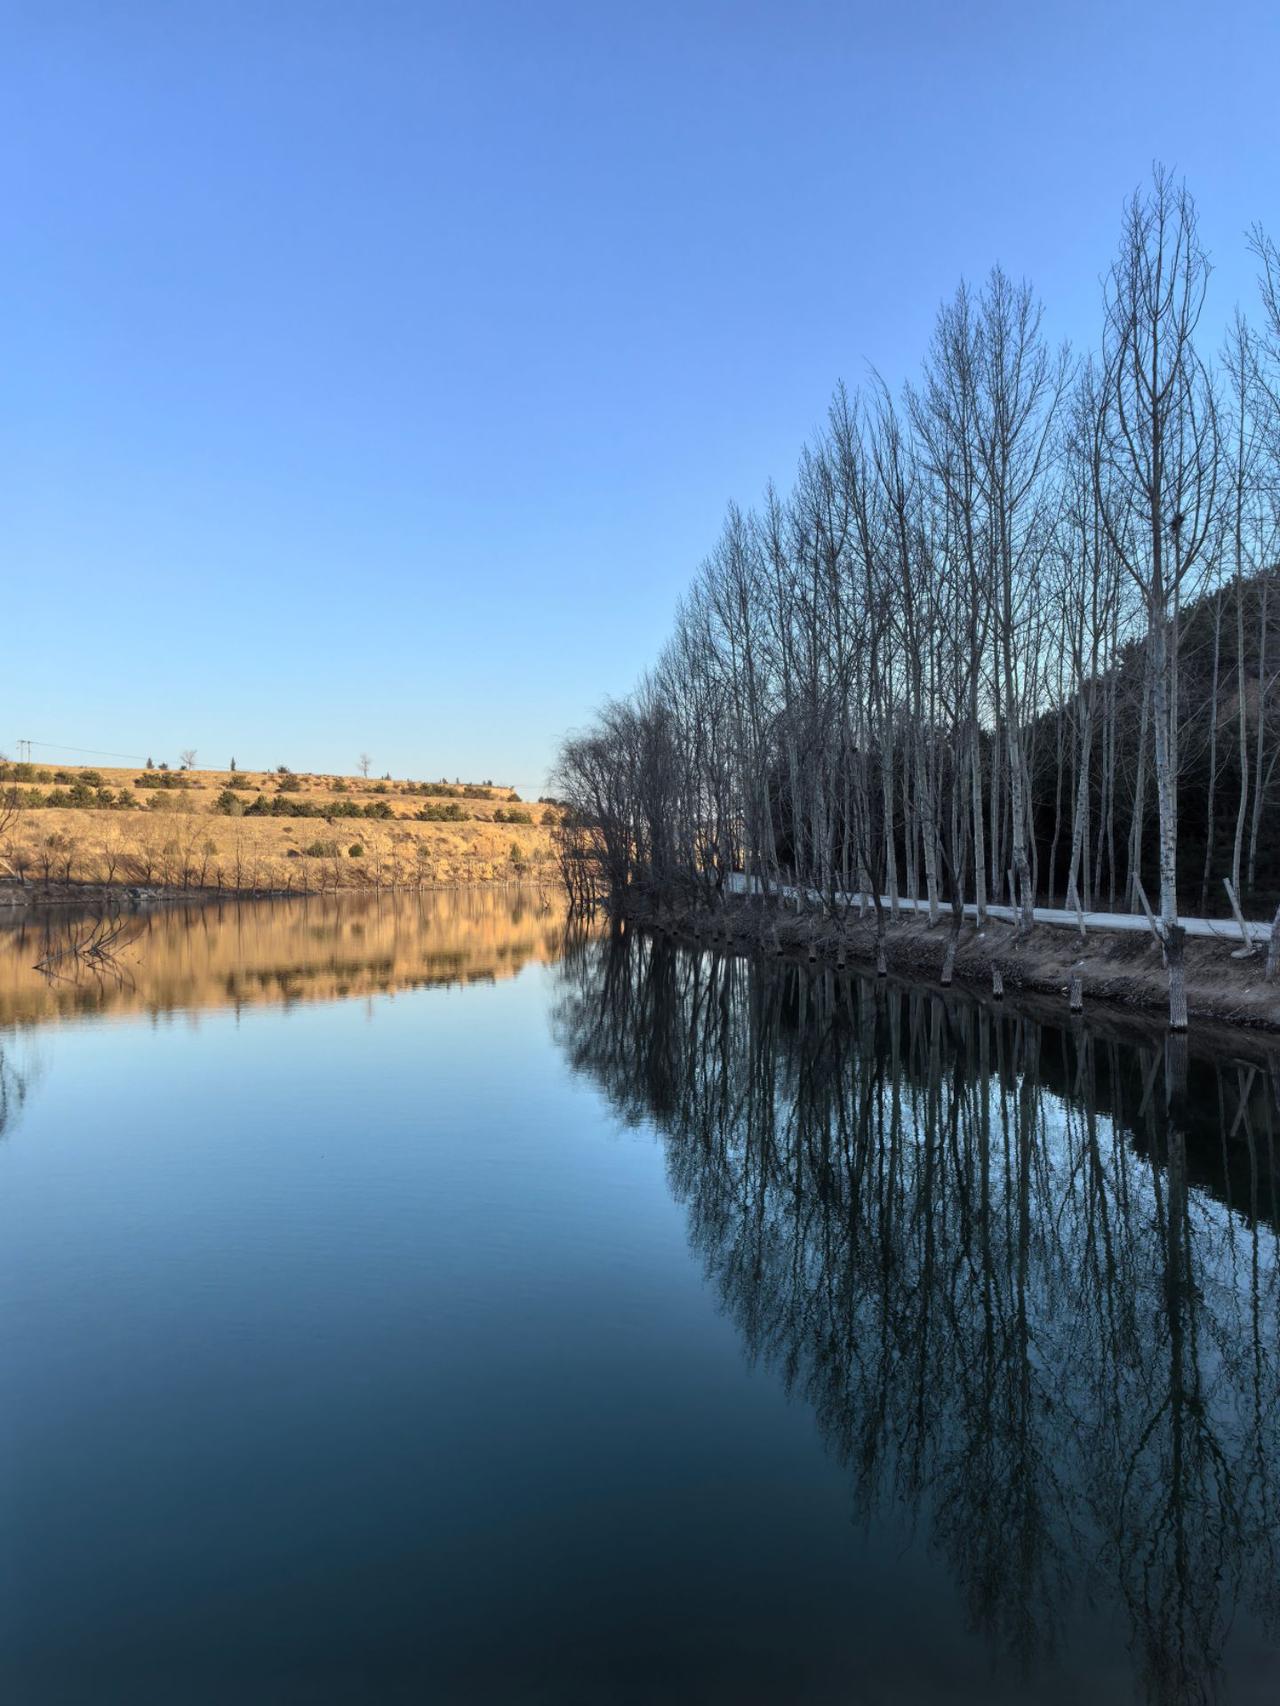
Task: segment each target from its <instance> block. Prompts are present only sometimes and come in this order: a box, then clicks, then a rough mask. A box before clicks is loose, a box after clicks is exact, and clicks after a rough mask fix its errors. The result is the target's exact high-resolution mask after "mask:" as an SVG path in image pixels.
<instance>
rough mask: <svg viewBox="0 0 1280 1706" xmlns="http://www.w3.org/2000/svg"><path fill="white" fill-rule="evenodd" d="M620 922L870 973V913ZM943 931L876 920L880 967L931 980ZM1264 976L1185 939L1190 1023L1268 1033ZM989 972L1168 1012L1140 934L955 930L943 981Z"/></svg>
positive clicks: (1279, 1001) (1274, 1004)
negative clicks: (881, 927)
mask: <svg viewBox="0 0 1280 1706" xmlns="http://www.w3.org/2000/svg"><path fill="white" fill-rule="evenodd" d="M627 916H628V919H629V920H630V921H631V922H632V923H635V924H639V925H642V926H646V927H650V928H654V929H658V930H661V931H663V932H669V933H672V934H675V935H679V936H688V937H690V938H691V939H693V940H695V941H699V942H704V943H706V942H713V941H716V942H720V943H722V944H724V945H727V946H729V947H732V948H734V949H737V950H742V951H754V952H759V953H780V954H784V955H791V956H797V957H803V958H806V959H813V960H815V961H822V962H824V963H828V964H835V965H840V964H843V963H847V964H849V965H854V964H857V965H859V966H865V967H869V968H872V969H874V967H875V963H876V931H875V920H874V917H870V916H869V917H868V918H866V919H861V920H860V919H857V918H850V919H848V920H847V921H845V922H843V923H840V922H837V921H834V920H831V919H828V918H825V917H822V916H820V915H816V914H800V915H797V913H796V912H794V911H793V910H792V909H791V908H789V907H779V906H777V905H767V904H762V903H761V902H760V901H759V900H756V899H746V898H744V899H741V900H729V901H728V902H727V903H726V904H725V906H724V907H723V908H722V909H721V910H720V911H718V912H715V913H711V912H709V911H707V910H706V909H705V908H698V907H686V908H682V907H679V906H672V905H670V904H654V903H646V902H643V901H640V902H637V903H633V904H632V905H630V906H629V907H628V910H627ZM950 930H951V926H950V922H949V920H948V919H947V918H945V917H944V919H943V921H942V922H940V923H939V924H937V925H934V926H931V925H930V924H929V922H928V920H927V919H926V918H923V917H918V916H917V917H911V918H900V919H893V920H888V921H887V924H886V930H885V938H884V950H885V963H886V966H887V969H888V970H890V971H892V972H894V973H896V974H898V975H901V976H908V977H911V978H914V979H916V980H918V981H921V982H928V983H938V982H940V980H941V977H942V972H943V962H944V958H945V956H946V951H947V943H948V939H949V936H950ZM1264 968H1265V950H1264V949H1262V948H1259V949H1258V951H1257V952H1256V953H1254V954H1252V955H1251V956H1250V957H1249V958H1247V959H1235V958H1233V953H1232V944H1231V943H1230V942H1223V941H1215V940H1211V939H1207V938H1200V937H1189V938H1188V939H1187V943H1186V984H1187V1010H1188V1013H1189V1014H1190V1016H1191V1018H1192V1019H1193V1020H1195V1019H1200V1020H1211V1021H1215V1022H1216V1023H1219V1024H1223V1025H1230V1026H1236V1025H1245V1026H1250V1027H1253V1028H1255V1029H1265V1030H1277V1031H1280V980H1277V981H1276V982H1274V983H1270V984H1268V983H1266V982H1265V981H1264V978H1263V972H1264ZM997 970H998V971H999V973H1000V977H1001V979H1002V981H1003V985H1004V989H1005V990H1006V991H1007V992H1009V993H1013V992H1018V993H1019V994H1028V995H1035V996H1039V997H1042V998H1044V1000H1045V1001H1046V1003H1048V1004H1049V1005H1051V1006H1052V1007H1053V1008H1054V1009H1055V1010H1056V1011H1059V1012H1065V1011H1066V1010H1067V1006H1068V991H1069V988H1070V984H1071V980H1072V978H1073V977H1074V976H1078V977H1079V978H1080V979H1081V983H1082V987H1083V993H1084V1003H1085V1009H1086V1011H1087V1010H1088V1008H1089V1005H1090V1004H1091V1003H1093V1002H1105V1003H1108V1004H1109V1005H1111V1006H1113V1007H1116V1008H1127V1009H1131V1010H1135V1011H1142V1012H1144V1013H1150V1014H1153V1015H1156V1014H1167V1012H1168V1001H1169V986H1168V975H1167V973H1166V971H1165V968H1164V963H1163V959H1162V956H1161V952H1160V948H1159V946H1158V944H1157V943H1156V942H1155V940H1154V938H1153V937H1152V936H1151V935H1150V934H1149V933H1148V934H1144V935H1138V934H1134V933H1130V932H1119V931H1111V932H1108V931H1103V930H1091V931H1089V932H1088V934H1087V936H1086V938H1085V940H1084V941H1083V942H1082V941H1081V939H1080V935H1079V932H1078V931H1076V930H1074V929H1063V928H1060V927H1057V926H1054V925H1047V924H1037V925H1036V926H1035V927H1034V928H1033V929H1032V930H1031V931H1030V932H1029V933H1027V934H1026V935H1024V936H1023V937H1022V938H1021V939H1019V938H1018V936H1017V933H1016V931H1015V929H1014V927H1013V926H1012V925H1009V924H1000V923H988V924H987V925H986V926H984V927H983V928H982V929H978V928H977V927H976V925H974V924H973V923H972V922H966V923H965V925H964V926H963V927H962V929H961V931H960V936H959V940H958V945H957V948H956V955H955V966H954V981H955V983H956V984H963V985H965V986H967V987H969V988H972V989H975V990H982V991H985V992H986V993H987V994H990V993H991V990H992V982H993V974H994V973H995V972H996V971H997Z"/></svg>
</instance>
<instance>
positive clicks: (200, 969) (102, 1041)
mask: <svg viewBox="0 0 1280 1706" xmlns="http://www.w3.org/2000/svg"><path fill="white" fill-rule="evenodd" d="M416 905H417V903H415V902H414V901H413V900H412V899H407V900H404V901H391V900H385V901H383V902H382V903H380V905H379V906H377V907H366V908H365V909H364V910H363V911H360V912H357V913H353V912H352V910H351V909H350V908H348V909H347V910H346V911H344V910H343V909H342V908H337V907H323V906H315V905H313V906H312V907H311V908H310V909H309V910H306V911H305V915H304V916H303V918H302V920H301V922H300V921H299V908H298V907H297V906H296V905H295V904H294V903H290V906H289V907H285V906H284V905H283V904H282V905H276V906H273V905H270V904H266V905H263V906H262V907H260V908H258V909H248V908H240V909H231V910H229V911H228V912H227V913H225V914H206V915H199V916H197V917H195V918H193V919H191V920H189V921H188V920H182V919H171V920H168V921H167V922H166V923H165V924H164V925H163V926H153V927H151V929H150V930H149V931H147V932H144V933H143V934H141V935H140V936H139V937H138V939H137V940H136V941H135V942H133V943H132V944H131V945H130V946H129V948H128V950H127V952H126V955H125V963H124V964H123V965H122V966H121V968H120V969H119V973H118V976H117V977H116V978H114V979H112V978H105V979H104V976H103V974H98V975H97V976H94V975H93V974H91V973H85V974H83V976H76V977H71V976H70V975H69V974H68V975H64V976H63V977H61V978H59V979H58V980H56V981H53V982H51V981H49V980H48V979H43V978H41V976H40V975H39V974H38V973H35V972H33V971H32V970H31V966H30V962H31V959H32V958H33V957H34V956H33V955H32V954H31V953H30V952H29V951H28V950H29V949H30V948H31V946H32V941H33V938H31V937H30V935H28V936H27V937H26V938H24V940H23V942H22V944H21V945H19V946H15V945H14V944H13V942H12V940H10V941H9V942H8V943H7V945H6V948H4V949H0V971H2V974H3V978H5V979H7V981H0V1050H2V1051H3V1057H4V1065H3V1069H2V1078H3V1101H0V1111H3V1115H4V1120H5V1129H4V1131H3V1135H2V1136H0V1381H2V1383H3V1385H2V1390H0V1698H2V1699H3V1700H4V1701H6V1702H12V1703H13V1706H115V1703H117V1702H118V1703H120V1706H126V1703H127V1706H150V1703H151V1702H156V1703H160V1702H163V1703H164V1706H185V1703H192V1706H204V1703H206V1702H209V1703H214V1702H216V1703H219V1706H221V1703H223V1702H236V1703H239V1706H257V1703H263V1706H267V1703H270V1706H295V1703H296V1706H303V1703H306V1706H329V1703H331V1702H332V1703H334V1706H337V1703H343V1706H345V1703H347V1702H366V1701H367V1702H371V1703H372V1702H379V1703H383V1702H393V1703H398V1702H402V1701H403V1702H414V1703H418V1702H441V1703H447V1706H453V1703H455V1702H458V1703H463V1702H490V1701H493V1702H511V1703H513V1706H516V1703H523V1702H538V1703H544V1702H545V1703H547V1706H552V1703H554V1706H567V1703H577V1702H582V1703H584V1706H586V1703H591V1706H596V1703H600V1706H608V1703H612V1702H636V1703H641V1702H643V1703H648V1702H655V1703H656V1702H662V1703H664V1706H667V1703H681V1702H686V1701H687V1702H721V1701H724V1702H755V1701H760V1702H765V1701H768V1702H790V1701H795V1702H823V1703H837V1702H840V1703H843V1702H885V1703H886V1706H888V1703H890V1702H892V1703H895V1706H897V1703H902V1702H917V1701H919V1702H935V1701H937V1702H943V1701H947V1702H950V1701H974V1702H977V1701H993V1702H1014V1701H1028V1700H1032V1701H1048V1702H1068V1701H1087V1702H1089V1703H1091V1706H1101V1703H1104V1702H1110V1701H1116V1702H1129V1701H1138V1700H1144V1699H1152V1700H1159V1701H1175V1700H1177V1701H1180V1700H1184V1699H1186V1700H1198V1699H1206V1700H1208V1699H1223V1700H1226V1701H1230V1702H1235V1703H1250V1706H1251V1703H1253V1702H1262V1701H1272V1700H1274V1699H1276V1698H1278V1697H1280V1681H1278V1678H1280V1657H1278V1651H1280V1650H1278V1649H1277V1646H1276V1644H1275V1640H1276V1634H1277V1622H1276V1612H1277V1593H1278V1586H1277V1577H1278V1571H1277V1543H1278V1540H1280V1463H1278V1462H1277V1455H1276V1447H1277V1442H1278V1441H1280V1377H1278V1374H1277V1353H1278V1351H1280V1346H1278V1344H1277V1262H1276V1224H1277V1221H1276V1206H1277V1205H1276V1200H1275V1189H1274V1182H1275V1170H1274V1169H1275V1165H1276V1161H1277V1154H1276V1132H1275V1117H1276V1116H1275V1111H1274V1110H1275V1097H1274V1085H1273V1081H1272V1079H1271V1077H1270V1076H1269V1073H1268V1063H1267V1061H1266V1059H1265V1058H1264V1057H1261V1056H1259V1055H1257V1054H1256V1052H1255V1053H1254V1054H1250V1053H1249V1052H1248V1051H1247V1050H1246V1051H1244V1052H1242V1054H1241V1057H1240V1059H1239V1060H1236V1059H1233V1058H1232V1057H1231V1055H1230V1053H1229V1052H1227V1053H1225V1054H1224V1052H1223V1050H1222V1048H1221V1047H1220V1046H1219V1047H1217V1048H1216V1049H1215V1050H1214V1051H1212V1052H1208V1051H1206V1052H1204V1053H1200V1052H1197V1051H1196V1050H1195V1049H1194V1047H1193V1050H1192V1053H1191V1055H1190V1057H1189V1058H1188V1059H1181V1058H1170V1057H1169V1056H1168V1051H1167V1050H1166V1049H1165V1046H1164V1044H1163V1042H1162V1041H1161V1040H1160V1039H1159V1038H1158V1036H1156V1037H1153V1038H1151V1039H1145V1038H1143V1037H1142V1036H1141V1035H1138V1036H1137V1037H1136V1038H1130V1037H1128V1036H1124V1035H1119V1034H1113V1033H1108V1032H1107V1031H1106V1030H1105V1028H1104V1029H1101V1030H1097V1031H1095V1030H1092V1029H1091V1030H1087V1031H1086V1030H1083V1029H1080V1028H1077V1029H1076V1030H1075V1031H1067V1030H1065V1029H1055V1028H1054V1027H1053V1026H1052V1025H1041V1024H1037V1023H1035V1021H1034V1020H1032V1019H1031V1018H1029V1017H1027V1016H1026V1015H1024V1014H1018V1013H1015V1012H1013V1011H1009V1012H1004V1013H1001V1012H1000V1011H999V1010H997V1009H993V1008H991V1007H990V1006H980V1005H978V1004H975V1003H973V1002H970V1001H967V1000H966V999H965V998H964V997H961V996H956V997H953V998H948V999H947V1000H946V1001H945V1002H944V1001H943V1000H942V999H941V998H940V997H936V996H931V995H928V994H925V993H921V992H912V991H909V990H906V989H904V988H901V987H899V986H896V985H895V986H892V987H890V988H886V987H885V986H884V985H883V984H882V985H880V986H877V985H876V983H875V981H874V980H866V979H863V978H860V977H858V976H850V977H848V978H844V977H843V976H842V977H841V978H839V979H836V978H834V977H832V976H831V975H830V974H826V973H820V974H816V975H815V974H811V973H810V972H809V971H808V970H807V969H802V968H793V967H786V968H780V967H776V966H753V965H751V964H750V963H749V962H747V961H743V960H736V961H727V960H722V959H717V958H713V957H712V956H708V955H702V954H695V953H693V952H689V951H683V950H680V949H673V948H671V947H670V946H667V945H660V944H653V943H651V942H646V941H643V940H638V939H628V938H623V939H621V940H612V941H611V940H609V939H607V938H596V939H593V940H588V941H578V942H576V943H571V944H570V947H569V951H568V953H567V956H565V957H561V955H560V950H559V948H558V947H557V941H558V925H557V924H556V923H555V922H554V920H551V921H544V920H543V919H542V918H541V917H540V916H539V917H536V918H535V919H534V921H533V922H532V923H531V921H530V914H529V911H528V909H527V908H526V907H525V906H524V903H515V902H507V901H493V900H488V901H486V902H485V903H484V904H483V905H480V904H479V903H477V902H475V901H474V900H469V899H467V898H466V897H462V898H460V899H459V900H457V901H456V902H453V901H450V900H441V899H439V898H438V897H437V898H434V899H433V900H432V903H431V906H430V908H429V909H428V908H424V907H418V908H417V910H415V906H416ZM6 952H7V958H5V957H4V955H5V953H6ZM295 960H296V961H297V965H296V966H295V965H294V963H293V962H294V961H295ZM339 989H343V990H345V991H346V993H345V994H339V993H338V990H339Z"/></svg>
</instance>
